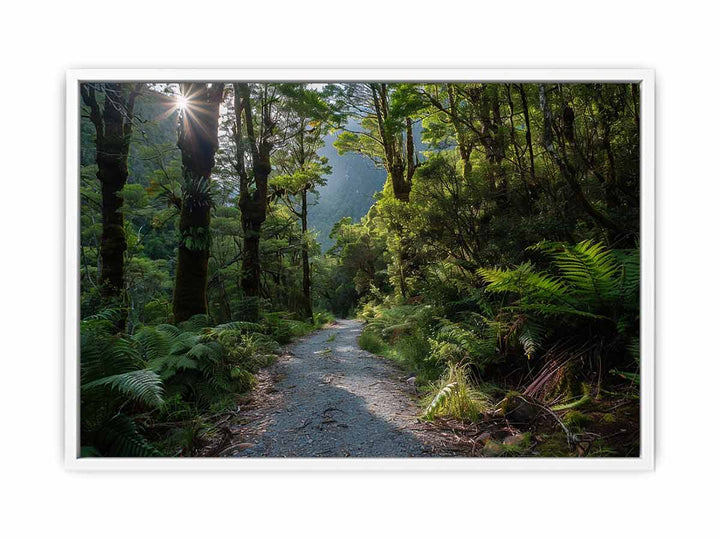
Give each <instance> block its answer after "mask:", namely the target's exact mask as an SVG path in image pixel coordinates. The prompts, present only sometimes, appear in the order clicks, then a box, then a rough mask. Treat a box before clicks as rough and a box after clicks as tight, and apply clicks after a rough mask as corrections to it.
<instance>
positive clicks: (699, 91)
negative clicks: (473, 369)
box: [0, 0, 720, 539]
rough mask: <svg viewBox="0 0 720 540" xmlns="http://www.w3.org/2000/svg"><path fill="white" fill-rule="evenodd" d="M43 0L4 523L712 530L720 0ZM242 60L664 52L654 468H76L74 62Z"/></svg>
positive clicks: (2, 204) (18, 224)
mask: <svg viewBox="0 0 720 540" xmlns="http://www.w3.org/2000/svg"><path fill="white" fill-rule="evenodd" d="M37 4H38V5H30V3H20V2H11V3H8V4H6V5H5V6H4V8H3V22H2V29H1V30H0V44H1V50H2V59H3V60H2V66H3V68H4V69H3V82H2V84H0V137H1V138H2V141H1V143H0V149H1V155H2V161H1V162H0V178H1V180H0V220H1V221H0V231H1V232H2V248H1V249H0V254H1V255H0V261H1V262H0V273H1V274H2V275H1V276H0V284H2V285H1V286H2V295H1V296H0V300H1V301H2V311H1V312H0V313H1V315H0V316H1V317H2V325H1V326H0V328H2V334H1V335H2V340H1V341H0V366H1V368H0V377H2V379H1V380H2V391H0V400H1V402H0V403H1V406H0V411H1V413H2V419H3V422H2V427H1V431H0V433H2V443H1V444H0V486H1V487H0V490H2V495H3V496H4V498H5V496H6V497H7V498H5V502H4V503H2V507H1V508H2V514H3V516H4V517H3V518H2V519H0V533H3V536H4V537H6V538H50V537H56V536H59V535H60V534H63V533H66V534H69V535H72V536H73V537H74V538H83V539H84V538H96V537H99V538H105V539H114V538H136V539H142V538H151V537H155V538H191V537H192V538H232V537H246V538H247V537H261V536H262V537H270V538H295V537H303V536H305V535H307V536H310V537H318V538H344V537H347V538H369V537H376V538H407V537H410V536H411V535H412V536H416V537H418V538H428V537H431V536H434V537H441V538H451V537H461V536H462V537H470V538H472V537H475V538H485V537H492V536H495V537H498V535H499V537H505V538H516V537H531V538H538V539H541V538H553V539H557V538H567V537H581V538H586V539H594V538H604V539H606V538H608V537H611V538H638V539H639V538H644V537H650V535H653V536H658V535H660V534H668V535H669V536H670V537H681V536H682V537H685V538H706V537H709V536H711V535H712V534H713V533H712V532H711V531H713V530H716V526H715V523H716V521H715V519H714V518H716V517H717V516H716V515H713V514H715V513H716V512H717V498H716V496H715V495H716V485H715V481H717V480H718V473H717V460H715V459H714V455H715V453H716V452H717V451H718V442H719V441H718V427H716V424H717V421H718V414H719V412H720V411H719V410H718V398H717V395H716V392H717V385H718V380H719V379H720V377H719V375H720V373H719V370H718V365H719V364H720V358H718V352H717V351H718V347H717V335H718V328H719V326H718V319H719V317H718V313H717V307H716V305H717V304H718V300H719V298H720V295H718V292H719V290H718V289H719V287H718V283H719V282H720V278H719V277H718V264H717V263H718V256H717V253H718V247H717V242H716V238H715V237H716V232H717V230H718V221H717V215H718V210H719V209H718V203H717V201H718V195H720V192H719V189H718V186H719V185H720V178H719V175H718V169H717V154H718V148H719V143H720V141H718V131H717V126H718V121H719V120H720V118H718V99H719V98H718V95H717V93H718V90H720V86H719V83H720V80H719V79H718V71H717V70H718V63H717V57H716V56H717V35H718V30H717V20H718V19H717V14H715V13H711V7H710V6H711V3H710V2H700V1H693V0H687V1H684V2H682V3H679V4H678V5H676V6H671V5H670V4H669V3H661V2H628V1H627V0H623V1H616V0H605V1H603V2H589V3H582V4H581V3H580V2H577V1H572V0H571V1H545V2H537V1H520V0H516V1H513V2H501V1H497V2H494V3H492V4H490V3H481V2H478V1H477V0H475V1H470V2H459V1H448V2H436V1H434V2H428V1H424V0H415V1H413V2H402V3H401V2H395V3H392V2H390V1H389V0H365V1H364V2H341V1H338V0H335V1H317V2H308V1H300V2H298V1H295V2H254V3H253V4H252V5H250V6H248V5H246V3H243V2H215V1H211V0H203V1H197V2H186V1H181V0H177V1H172V0H166V1H164V2H149V1H147V0H146V1H135V0H125V1H122V2H112V3H109V2H97V1H82V2H47V3H46V5H39V4H43V3H42V2H38V3H37ZM585 6H586V7H585ZM243 66H276V67H285V66H329V67H352V66H357V67H376V66H377V67H382V66H387V67H393V66H415V67H438V66H452V67H643V68H654V69H656V70H657V135H658V136H657V170H658V174H657V188H658V189H657V215H658V226H657V238H658V259H657V278H658V282H657V284H658V319H657V346H658V355H657V367H658V369H657V374H658V378H657V418H658V423H657V470H656V472H654V473H643V474H639V473H638V474H627V473H624V474H609V473H604V474H577V473H572V474H571V473H566V474H557V473H556V474H539V473H534V474H531V473H515V474H510V473H502V474H501V473H496V474H438V473H435V474H409V473H407V474H369V473H366V474H327V473H326V474H312V475H311V474H285V473H276V474H230V473H213V474H210V473H194V474H179V473H169V472H168V473H155V474H147V473H145V474H140V473H115V474H108V473H103V474H99V473H92V474H90V473H85V474H79V473H68V472H65V471H64V470H63V466H62V461H61V459H62V450H61V440H62V401H61V399H62V382H61V365H62V356H61V355H62V320H61V316H62V305H63V297H62V294H63V293H62V290H63V279H64V278H63V268H62V260H63V252H62V250H63V223H64V221H63V191H62V189H63V151H64V139H63V137H64V132H63V126H64V123H63V122H64V119H63V116H64V101H63V92H64V89H63V84H64V70H65V69H67V68H80V67H243ZM710 489H712V492H710V491H709V490H710ZM10 530H14V532H13V533H11V534H8V533H9V532H10ZM466 535H467V536H466Z"/></svg>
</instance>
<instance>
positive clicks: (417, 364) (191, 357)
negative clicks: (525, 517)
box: [65, 69, 654, 470]
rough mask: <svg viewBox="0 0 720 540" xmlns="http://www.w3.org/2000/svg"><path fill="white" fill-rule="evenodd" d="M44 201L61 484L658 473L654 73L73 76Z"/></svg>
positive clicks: (512, 71) (267, 71)
mask: <svg viewBox="0 0 720 540" xmlns="http://www.w3.org/2000/svg"><path fill="white" fill-rule="evenodd" d="M66 182H67V210H66V211H67V216H66V219H67V237H66V256H67V261H66V264H67V281H66V286H67V290H66V342H65V345H66V350H65V375H66V378H65V392H66V393H65V397H66V416H65V421H66V424H65V437H66V465H67V466H68V467H69V468H72V469H178V470H182V469H224V470H234V469H237V470H272V469H300V470H316V469H348V470H350V469H352V470H355V469H361V470H388V469H414V470H422V469H442V470H511V469H524V470H540V469H543V470H594V469H598V470H649V469H652V468H653V455H654V454H653V452H654V448H653V433H654V431H653V428H654V416H653V411H654V395H653V388H654V350H653V344H654V74H653V72H652V71H650V70H632V69H629V70H628V69H621V70H604V69H594V70H576V69H567V70H545V69H537V70H526V69H509V70H496V69H219V70H218V69H207V70H205V69H202V70H190V69H188V70H185V69H171V70H162V69H158V70H140V69H138V70H126V69H117V70H73V71H69V72H68V73H67V178H66Z"/></svg>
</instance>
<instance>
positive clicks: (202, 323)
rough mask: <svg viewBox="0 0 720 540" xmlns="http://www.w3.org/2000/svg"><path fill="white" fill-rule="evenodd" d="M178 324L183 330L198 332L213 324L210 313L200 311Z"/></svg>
mask: <svg viewBox="0 0 720 540" xmlns="http://www.w3.org/2000/svg"><path fill="white" fill-rule="evenodd" d="M177 326H178V328H179V329H180V330H182V331H183V332H195V333H197V332H200V331H201V330H202V329H203V328H208V327H209V326H212V324H211V323H210V317H209V316H208V315H204V314H202V313H200V314H198V315H193V316H192V317H190V318H189V319H188V320H187V321H183V322H181V323H179V324H178V325H177Z"/></svg>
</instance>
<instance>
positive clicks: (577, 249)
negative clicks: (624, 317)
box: [540, 240, 621, 299]
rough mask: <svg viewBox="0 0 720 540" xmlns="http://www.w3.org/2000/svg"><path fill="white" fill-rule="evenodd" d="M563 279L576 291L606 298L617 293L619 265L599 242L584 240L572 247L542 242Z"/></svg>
mask: <svg viewBox="0 0 720 540" xmlns="http://www.w3.org/2000/svg"><path fill="white" fill-rule="evenodd" d="M540 250H541V251H542V252H544V253H546V254H548V255H549V256H550V257H551V259H552V262H553V264H554V265H555V266H556V267H557V268H558V270H560V273H561V275H562V277H563V279H564V280H565V281H566V282H567V283H569V284H570V285H571V286H572V287H573V289H574V290H576V291H577V292H579V293H582V294H585V295H588V296H595V297H597V298H599V299H609V298H613V297H614V296H616V295H617V294H618V292H619V278H620V269H621V268H620V265H619V264H618V261H617V259H616V258H615V256H614V255H613V252H612V251H611V250H609V249H608V248H606V247H605V246H604V244H602V243H601V242H593V241H591V240H585V241H583V242H580V243H579V244H576V245H575V246H567V245H563V244H545V245H541V247H540Z"/></svg>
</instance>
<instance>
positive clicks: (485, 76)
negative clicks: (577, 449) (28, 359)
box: [64, 68, 655, 471]
mask: <svg viewBox="0 0 720 540" xmlns="http://www.w3.org/2000/svg"><path fill="white" fill-rule="evenodd" d="M192 80H202V81H241V80H244V81H298V82H299V81H302V82H330V81H388V82H390V81H416V82H428V81H463V82H511V81H512V82H540V81H545V82H591V81H596V82H606V83H610V82H626V83H629V82H634V83H639V84H640V93H641V94H640V96H641V97H640V102H641V112H640V145H641V148H640V156H641V158H640V159H641V165H640V168H641V171H640V173H641V190H640V191H641V192H640V202H641V223H640V238H641V241H640V252H641V275H642V282H641V295H640V296H641V297H640V304H641V328H640V338H641V366H640V372H641V374H642V377H641V382H640V456H639V457H636V458H620V457H618V458H614V457H598V458H577V457H575V458H540V457H538V458H526V457H518V458H477V457H474V458H470V457H468V458H465V457H452V458H450V457H447V458H439V457H431V458H418V457H413V458H267V457H264V458H231V457H228V458H220V457H217V458H80V457H79V455H80V443H79V425H80V424H79V384H78V382H79V350H78V348H79V339H78V334H79V307H78V304H79V261H78V256H79V249H78V248H79V214H78V212H79V204H78V197H79V174H80V171H79V134H80V92H79V85H80V83H82V82H84V81H138V82H141V81H148V82H151V81H152V82H180V81H192ZM65 181H66V186H65V187H66V191H65V194H66V204H65V212H66V215H65V220H66V221H65V223H66V225H65V227H66V230H65V366H64V374H65V381H64V388H65V426H64V428H65V465H66V468H67V469H71V470H224V471H231V470H235V471H278V470H303V471H315V470H344V471H350V470H364V471H384V470H403V471H406V470H412V471H420V470H445V471H449V470H460V471H510V470H525V471H538V470H553V471H561V470H564V471H570V470H572V471H589V470H598V471H621V470H623V471H650V470H653V469H654V458H655V416H654V410H655V333H654V329H655V74H654V71H653V70H648V69H455V68H453V69H437V68H433V69H416V68H413V69H404V68H398V69H395V68H392V69H389V68H385V69H334V68H333V69H330V68H317V69H316V68H312V69H301V68H292V69H277V68H272V69H257V68H252V69H81V70H69V71H67V74H66V180H65Z"/></svg>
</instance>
